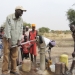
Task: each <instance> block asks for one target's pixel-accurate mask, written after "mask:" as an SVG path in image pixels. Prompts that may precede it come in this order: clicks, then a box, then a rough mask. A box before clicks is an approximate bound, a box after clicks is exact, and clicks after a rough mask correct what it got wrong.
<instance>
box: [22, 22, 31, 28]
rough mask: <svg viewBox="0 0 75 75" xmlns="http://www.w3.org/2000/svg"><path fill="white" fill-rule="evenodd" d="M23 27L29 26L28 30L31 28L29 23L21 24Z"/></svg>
mask: <svg viewBox="0 0 75 75" xmlns="http://www.w3.org/2000/svg"><path fill="white" fill-rule="evenodd" d="M23 26H25V27H26V26H29V28H31V24H30V23H26V22H24V23H23Z"/></svg>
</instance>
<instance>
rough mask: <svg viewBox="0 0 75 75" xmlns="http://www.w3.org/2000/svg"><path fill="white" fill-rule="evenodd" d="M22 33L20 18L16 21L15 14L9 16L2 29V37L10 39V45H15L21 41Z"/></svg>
mask: <svg viewBox="0 0 75 75" xmlns="http://www.w3.org/2000/svg"><path fill="white" fill-rule="evenodd" d="M22 32H23V20H22V18H21V17H19V19H16V17H15V14H11V15H9V16H7V18H6V25H5V29H4V37H6V38H7V39H8V38H11V43H12V45H15V44H17V41H18V40H21V37H22Z"/></svg>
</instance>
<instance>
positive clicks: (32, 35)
mask: <svg viewBox="0 0 75 75" xmlns="http://www.w3.org/2000/svg"><path fill="white" fill-rule="evenodd" d="M35 28H36V26H35V24H32V30H31V31H30V32H29V40H34V39H36V36H37V34H38V33H37V30H35ZM31 44H32V45H33V46H32V47H31V48H30V54H31V61H32V62H33V56H34V63H36V55H37V49H36V42H31Z"/></svg>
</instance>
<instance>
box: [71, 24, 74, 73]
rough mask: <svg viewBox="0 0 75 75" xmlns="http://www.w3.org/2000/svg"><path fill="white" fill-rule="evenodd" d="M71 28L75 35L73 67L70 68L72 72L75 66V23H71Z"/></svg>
mask: <svg viewBox="0 0 75 75" xmlns="http://www.w3.org/2000/svg"><path fill="white" fill-rule="evenodd" d="M70 30H71V31H72V37H73V40H74V51H73V53H72V57H73V61H72V65H71V68H70V72H71V73H72V70H73V68H74V66H75V25H74V24H71V25H70Z"/></svg>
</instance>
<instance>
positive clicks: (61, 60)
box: [59, 54, 68, 67]
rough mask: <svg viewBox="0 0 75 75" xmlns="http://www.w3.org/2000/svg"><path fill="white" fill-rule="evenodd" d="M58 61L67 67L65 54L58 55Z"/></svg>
mask: <svg viewBox="0 0 75 75" xmlns="http://www.w3.org/2000/svg"><path fill="white" fill-rule="evenodd" d="M59 61H60V62H63V63H65V64H66V66H67V67H68V55H66V54H62V55H60V57H59Z"/></svg>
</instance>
